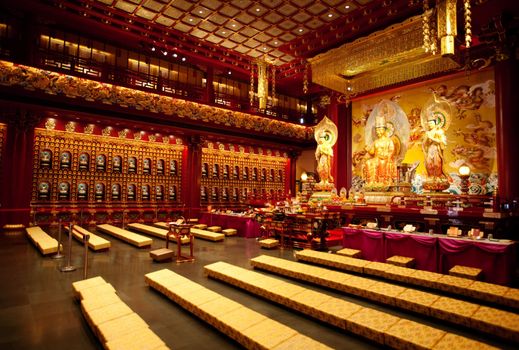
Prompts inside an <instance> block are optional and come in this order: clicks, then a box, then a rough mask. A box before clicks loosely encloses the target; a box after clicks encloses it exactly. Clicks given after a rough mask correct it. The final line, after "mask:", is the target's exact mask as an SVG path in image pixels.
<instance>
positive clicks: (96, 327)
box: [72, 276, 169, 350]
mask: <svg viewBox="0 0 519 350" xmlns="http://www.w3.org/2000/svg"><path fill="white" fill-rule="evenodd" d="M72 289H73V290H74V296H75V297H76V298H77V299H78V300H80V301H81V311H82V313H83V315H84V317H85V319H86V321H87V323H88V325H89V326H90V328H91V329H92V331H93V332H94V334H95V335H96V337H97V338H98V339H99V340H100V341H101V343H102V344H103V347H104V348H105V349H107V350H116V349H150V350H153V349H156V350H159V349H169V348H168V347H167V346H166V344H165V343H164V342H163V341H162V340H161V339H160V338H159V337H158V336H157V335H156V334H155V333H154V332H153V331H152V330H150V329H149V327H148V324H147V323H146V322H145V321H144V320H143V319H142V318H141V317H139V315H137V314H136V313H135V312H133V311H132V309H131V308H130V307H128V305H126V303H124V302H123V301H122V300H121V299H120V298H119V296H118V295H117V293H116V291H115V289H114V288H113V287H112V285H111V284H109V283H106V281H105V280H104V279H103V278H102V277H99V276H97V277H93V278H89V279H86V280H82V281H78V282H74V283H72Z"/></svg>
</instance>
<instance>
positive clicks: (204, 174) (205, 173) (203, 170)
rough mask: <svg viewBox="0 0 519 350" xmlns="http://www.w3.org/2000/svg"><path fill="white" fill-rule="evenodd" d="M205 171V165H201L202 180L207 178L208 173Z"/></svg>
mask: <svg viewBox="0 0 519 350" xmlns="http://www.w3.org/2000/svg"><path fill="white" fill-rule="evenodd" d="M207 169H208V165H207V163H204V164H202V177H204V178H206V177H207V171H208V170H207Z"/></svg>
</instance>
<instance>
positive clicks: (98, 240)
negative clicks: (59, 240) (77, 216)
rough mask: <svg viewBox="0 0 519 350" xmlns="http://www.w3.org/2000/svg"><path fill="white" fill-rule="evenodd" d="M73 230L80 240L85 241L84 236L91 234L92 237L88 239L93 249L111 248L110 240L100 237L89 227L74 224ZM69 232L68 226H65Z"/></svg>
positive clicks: (73, 233) (74, 235)
mask: <svg viewBox="0 0 519 350" xmlns="http://www.w3.org/2000/svg"><path fill="white" fill-rule="evenodd" d="M73 227H74V228H73V230H72V236H73V237H74V238H75V239H77V240H78V241H79V242H83V236H84V235H89V236H90V238H89V239H88V248H90V249H92V250H93V251H98V250H106V249H109V248H110V246H111V243H110V241H109V240H107V239H104V238H103V237H100V236H98V235H96V234H94V233H92V232H90V231H88V230H87V229H84V228H83V227H81V226H78V225H74V226H73ZM63 228H64V229H65V230H66V231H67V232H68V231H69V227H68V226H64V227H63Z"/></svg>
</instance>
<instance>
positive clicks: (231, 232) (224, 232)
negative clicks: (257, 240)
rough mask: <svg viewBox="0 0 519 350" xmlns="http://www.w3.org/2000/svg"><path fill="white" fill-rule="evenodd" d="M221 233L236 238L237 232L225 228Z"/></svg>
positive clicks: (233, 229)
mask: <svg viewBox="0 0 519 350" xmlns="http://www.w3.org/2000/svg"><path fill="white" fill-rule="evenodd" d="M222 233H223V234H224V235H225V236H236V235H237V234H238V230H237V229H235V228H226V229H223V230H222Z"/></svg>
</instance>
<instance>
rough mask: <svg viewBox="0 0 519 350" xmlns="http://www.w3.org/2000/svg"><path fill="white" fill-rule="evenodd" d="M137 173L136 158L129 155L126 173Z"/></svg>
mask: <svg viewBox="0 0 519 350" xmlns="http://www.w3.org/2000/svg"><path fill="white" fill-rule="evenodd" d="M135 173H137V158H135V157H130V158H128V174H135Z"/></svg>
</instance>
